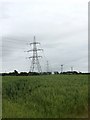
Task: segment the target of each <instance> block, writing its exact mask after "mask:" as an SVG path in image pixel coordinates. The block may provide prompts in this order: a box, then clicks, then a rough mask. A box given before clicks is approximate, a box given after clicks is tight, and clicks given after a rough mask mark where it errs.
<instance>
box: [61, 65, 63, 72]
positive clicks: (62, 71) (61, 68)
mask: <svg viewBox="0 0 90 120" xmlns="http://www.w3.org/2000/svg"><path fill="white" fill-rule="evenodd" d="M61 73H63V65H61Z"/></svg>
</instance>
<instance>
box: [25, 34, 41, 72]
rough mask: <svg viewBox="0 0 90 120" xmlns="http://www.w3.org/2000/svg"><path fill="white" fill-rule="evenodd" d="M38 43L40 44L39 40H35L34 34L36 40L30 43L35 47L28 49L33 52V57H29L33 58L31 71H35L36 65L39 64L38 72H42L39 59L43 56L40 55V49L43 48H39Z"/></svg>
mask: <svg viewBox="0 0 90 120" xmlns="http://www.w3.org/2000/svg"><path fill="white" fill-rule="evenodd" d="M37 44H40V43H39V42H36V40H35V36H34V40H33V42H32V43H30V45H32V46H33V49H31V50H28V51H27V52H32V53H33V55H32V56H31V57H29V59H31V66H30V72H35V65H36V66H37V70H38V72H39V73H40V72H42V69H41V65H40V63H39V59H38V58H40V57H42V56H38V51H41V50H43V49H37Z"/></svg>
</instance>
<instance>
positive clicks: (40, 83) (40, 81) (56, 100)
mask: <svg viewBox="0 0 90 120" xmlns="http://www.w3.org/2000/svg"><path fill="white" fill-rule="evenodd" d="M2 81H3V118H85V117H88V76H87V75H46V76H26V77H25V76H4V77H3V80H2Z"/></svg>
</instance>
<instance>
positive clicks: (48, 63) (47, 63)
mask: <svg viewBox="0 0 90 120" xmlns="http://www.w3.org/2000/svg"><path fill="white" fill-rule="evenodd" d="M47 72H49V63H48V61H47Z"/></svg>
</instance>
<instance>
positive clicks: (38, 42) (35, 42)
mask: <svg viewBox="0 0 90 120" xmlns="http://www.w3.org/2000/svg"><path fill="white" fill-rule="evenodd" d="M33 44H40V43H39V42H33V43H30V45H33Z"/></svg>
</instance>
